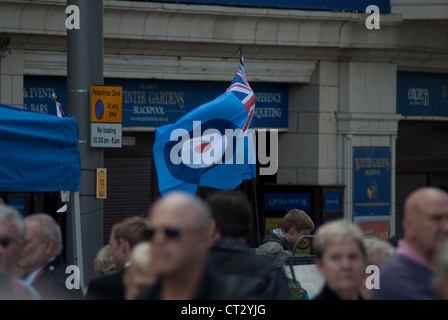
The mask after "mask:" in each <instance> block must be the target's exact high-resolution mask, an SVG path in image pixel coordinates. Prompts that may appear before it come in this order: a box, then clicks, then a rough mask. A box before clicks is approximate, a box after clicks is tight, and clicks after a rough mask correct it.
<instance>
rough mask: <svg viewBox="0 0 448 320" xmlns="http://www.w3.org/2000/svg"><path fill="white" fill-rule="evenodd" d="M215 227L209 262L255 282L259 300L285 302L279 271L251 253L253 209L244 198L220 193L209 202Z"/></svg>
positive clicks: (232, 192)
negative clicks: (249, 239) (250, 237)
mask: <svg viewBox="0 0 448 320" xmlns="http://www.w3.org/2000/svg"><path fill="white" fill-rule="evenodd" d="M207 202H208V204H209V205H210V208H211V210H212V216H213V220H214V222H215V225H216V229H215V238H216V240H215V241H214V243H213V245H212V247H211V249H210V252H209V259H210V261H211V262H212V264H213V266H214V267H215V268H216V269H217V270H218V271H220V272H222V273H225V274H230V275H238V276H242V277H247V278H250V279H252V282H253V281H256V282H258V285H257V289H256V291H257V292H258V294H259V296H258V298H259V299H263V300H264V299H267V300H287V299H289V287H288V282H287V279H286V277H285V275H284V274H283V273H282V271H281V270H280V269H279V268H276V267H274V266H273V264H272V263H270V262H269V261H267V260H266V259H264V258H263V257H260V256H257V255H255V254H254V253H253V252H251V251H250V249H249V247H248V246H247V244H246V240H247V238H248V237H249V235H250V226H251V222H252V208H251V206H250V204H249V202H248V200H247V198H246V196H245V195H244V194H243V193H241V192H239V191H236V190H228V191H227V190H226V191H220V192H218V193H216V194H214V195H213V196H212V197H210V198H209V199H208V201H207Z"/></svg>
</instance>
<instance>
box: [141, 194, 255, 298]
mask: <svg viewBox="0 0 448 320" xmlns="http://www.w3.org/2000/svg"><path fill="white" fill-rule="evenodd" d="M148 225H149V233H148V238H149V241H150V243H151V259H152V263H153V266H154V268H155V272H156V275H157V278H158V282H157V283H156V284H155V285H154V286H151V287H150V288H148V289H146V290H145V291H144V292H143V293H142V295H141V296H140V297H139V299H148V300H226V299H245V298H250V297H249V296H247V295H246V291H243V290H246V289H247V287H246V286H244V285H241V282H239V283H238V282H237V281H235V280H236V279H235V278H232V277H226V276H223V275H221V274H218V273H217V272H216V271H215V270H213V269H212V268H211V266H210V265H208V263H207V261H208V259H207V255H208V249H209V247H210V246H211V244H212V241H213V225H212V220H211V214H210V209H209V207H208V206H207V204H206V203H205V202H204V201H202V200H200V199H199V198H197V197H193V196H191V195H188V194H184V193H180V192H172V193H170V194H167V195H166V196H164V197H163V198H161V199H159V200H158V201H156V202H155V203H154V204H153V206H152V207H151V208H150V212H149V215H148Z"/></svg>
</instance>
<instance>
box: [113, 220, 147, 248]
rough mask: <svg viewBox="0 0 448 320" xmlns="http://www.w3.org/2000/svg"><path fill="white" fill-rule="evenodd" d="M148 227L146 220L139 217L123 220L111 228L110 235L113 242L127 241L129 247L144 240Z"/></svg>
mask: <svg viewBox="0 0 448 320" xmlns="http://www.w3.org/2000/svg"><path fill="white" fill-rule="evenodd" d="M147 231H148V225H147V223H146V220H145V219H144V218H142V217H139V216H134V217H128V218H125V219H123V220H121V221H119V222H117V223H116V224H114V226H113V227H112V230H111V233H112V234H113V236H114V237H115V240H117V241H118V240H120V239H123V240H125V241H127V242H128V243H129V245H130V247H131V248H132V247H134V246H135V245H136V244H137V243H139V242H141V241H144V240H146V237H147Z"/></svg>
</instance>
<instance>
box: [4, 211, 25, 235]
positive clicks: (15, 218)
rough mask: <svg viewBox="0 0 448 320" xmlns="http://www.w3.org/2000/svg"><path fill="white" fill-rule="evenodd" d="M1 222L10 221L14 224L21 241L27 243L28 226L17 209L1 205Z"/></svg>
mask: <svg viewBox="0 0 448 320" xmlns="http://www.w3.org/2000/svg"><path fill="white" fill-rule="evenodd" d="M0 221H10V222H12V223H14V224H15V225H16V227H17V229H18V231H19V235H20V239H19V240H20V241H21V242H23V241H25V236H26V224H25V221H24V220H23V217H22V215H21V214H20V213H19V211H17V209H15V208H14V207H11V206H9V205H7V204H0Z"/></svg>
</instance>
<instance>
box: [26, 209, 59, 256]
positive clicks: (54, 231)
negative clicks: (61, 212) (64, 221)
mask: <svg viewBox="0 0 448 320" xmlns="http://www.w3.org/2000/svg"><path fill="white" fill-rule="evenodd" d="M25 221H30V222H31V221H36V222H38V223H39V237H40V239H41V241H45V240H46V239H48V238H53V239H54V244H55V248H56V249H57V250H62V247H63V246H62V232H61V228H60V227H59V224H58V223H57V222H56V220H54V219H53V217H51V216H50V215H49V214H47V213H35V214H32V215H30V216H27V217H26V218H25Z"/></svg>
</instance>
